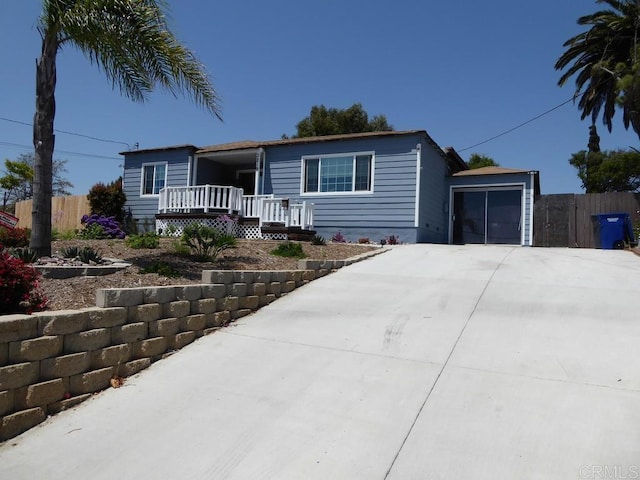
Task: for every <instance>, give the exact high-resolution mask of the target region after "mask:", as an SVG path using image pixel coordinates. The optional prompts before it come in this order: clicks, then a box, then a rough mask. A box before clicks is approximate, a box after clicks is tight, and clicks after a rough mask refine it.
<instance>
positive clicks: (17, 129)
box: [0, 0, 638, 194]
mask: <svg viewBox="0 0 640 480" xmlns="http://www.w3.org/2000/svg"><path fill="white" fill-rule="evenodd" d="M169 3H170V5H171V25H172V29H173V31H174V33H176V35H177V37H178V38H179V39H180V40H181V41H183V43H185V44H186V45H187V46H188V47H189V48H190V49H192V50H193V51H194V52H195V53H196V55H197V56H198V58H199V59H200V61H201V62H202V63H203V64H205V65H206V67H207V69H208V71H209V73H210V75H211V77H212V80H213V83H214V85H215V87H216V89H217V91H218V93H219V94H220V96H221V98H222V102H223V117H224V122H220V121H218V120H216V119H215V118H213V117H211V116H210V115H208V114H206V113H205V112H204V111H203V110H202V109H200V108H199V107H197V106H195V105H194V104H192V103H190V101H189V100H188V99H187V98H185V97H177V98H176V97H173V96H172V95H171V94H169V93H166V92H163V91H161V90H159V91H157V92H155V93H154V94H153V95H151V97H150V98H149V101H148V102H146V103H143V104H139V103H133V102H131V101H130V100H128V99H127V98H125V97H123V96H121V95H120V93H119V92H118V91H114V90H113V89H112V88H111V85H110V83H109V82H108V81H107V80H106V79H105V78H104V77H103V76H102V74H101V72H100V71H99V70H98V68H97V67H96V66H93V65H91V64H90V63H89V62H88V60H87V59H85V58H84V57H83V56H82V55H81V54H80V53H79V52H77V51H75V50H73V49H71V48H65V49H64V50H63V51H61V52H60V55H59V57H58V88H57V115H56V128H57V129H59V130H64V131H68V132H74V133H79V134H83V135H88V136H93V137H98V138H102V139H108V140H112V141H116V142H122V143H106V142H99V141H95V140H90V139H86V138H83V137H78V136H74V135H68V134H64V133H61V132H58V133H57V138H56V153H55V155H54V156H55V158H61V159H67V160H68V164H67V166H68V173H67V175H66V176H67V178H68V179H69V180H70V181H71V182H72V183H73V184H74V185H75V187H74V189H73V193H75V194H84V193H86V192H87V191H88V189H89V188H90V187H91V186H92V185H93V184H95V183H96V182H98V181H102V182H110V181H112V180H115V179H116V178H117V177H118V176H119V175H120V174H121V172H122V167H121V165H122V157H121V156H119V155H118V152H120V151H123V150H126V149H127V145H129V146H133V145H134V144H136V143H137V144H139V146H140V148H153V147H160V146H166V145H175V144H184V143H190V144H194V145H197V146H205V145H211V144H216V143H224V142H230V141H236V140H246V139H252V140H273V139H278V138H280V136H281V135H282V134H283V133H287V134H292V133H294V132H295V124H296V123H297V122H298V121H299V120H301V119H302V118H304V117H305V116H306V115H308V113H309V110H310V108H311V106H312V105H317V104H324V105H326V106H327V107H338V108H346V107H349V106H351V105H352V104H353V103H356V102H360V103H362V104H363V106H364V108H365V109H366V110H367V112H368V113H369V114H370V115H376V114H385V115H386V116H387V119H388V120H389V122H390V123H391V124H392V125H393V126H394V127H395V129H396V130H411V129H425V130H427V131H428V132H429V134H430V135H431V136H432V137H433V139H434V140H435V141H436V142H437V143H438V144H439V145H440V146H441V147H445V146H453V147H454V148H456V149H457V150H458V151H459V152H460V154H461V155H462V156H463V158H465V159H468V157H469V155H470V154H471V153H472V152H477V153H482V154H486V155H489V156H491V157H493V158H494V159H495V160H496V161H497V162H498V163H500V164H501V165H503V166H507V167H514V168H527V169H533V170H539V171H540V172H541V184H542V192H543V193H571V192H580V191H581V188H580V182H579V180H578V178H577V176H576V173H575V169H574V168H573V167H571V166H570V165H569V164H568V159H569V157H570V156H571V153H573V152H576V151H579V150H582V149H586V144H587V139H588V126H589V123H588V121H584V122H583V121H580V113H579V111H578V109H577V108H576V107H575V106H574V105H573V104H572V103H569V104H568V105H565V106H564V107H562V108H559V109H558V110H555V111H554V112H552V113H550V114H548V115H546V116H544V117H542V118H541V119H539V120H537V121H535V122H533V123H531V124H529V125H527V126H525V127H523V128H521V129H519V130H516V131H514V132H512V133H510V134H508V135H505V136H503V137H500V138H498V139H496V140H493V141H491V142H488V143H485V144H483V145H479V146H476V147H473V148H470V149H467V148H468V147H471V146H473V145H475V144H477V143H480V142H482V141H484V140H486V139H488V138H490V137H493V136H495V135H497V134H499V133H501V132H503V131H505V130H508V129H510V128H512V127H514V126H516V125H518V124H520V123H522V122H525V121H527V120H529V119H531V118H533V117H535V116H536V115H538V114H540V113H542V112H544V111H546V110H548V109H550V108H552V107H554V106H556V105H558V104H560V103H562V102H564V101H566V100H568V99H570V98H571V97H572V95H573V92H574V90H573V85H567V86H565V87H563V88H560V87H558V86H557V84H556V83H557V79H558V77H559V74H558V72H556V71H555V70H554V68H553V65H554V63H555V60H556V59H557V58H558V56H559V55H560V54H561V53H562V51H563V48H562V44H563V42H564V41H565V40H566V39H568V38H569V37H571V36H573V35H575V34H576V33H578V32H580V28H579V27H578V25H577V24H576V19H577V18H578V17H579V16H581V15H584V14H587V13H591V12H593V11H595V10H596V9H597V5H596V3H595V1H591V0H539V1H537V2H514V1H512V0H492V1H490V2H477V1H475V0H474V1H472V0H457V1H450V2H434V1H424V0H421V1H417V0H415V1H414V0H398V1H396V2H388V1H379V0H367V1H364V0H340V1H338V0H324V1H321V2H305V1H293V0H271V1H269V2H264V1H258V0H224V1H217V2H212V1H209V0H181V1H177V0H173V1H170V2H169ZM40 8H41V2H40V0H2V2H0V31H2V33H3V38H4V41H3V42H0V58H1V59H2V62H3V68H2V74H1V75H0V117H1V118H5V119H10V120H14V121H19V122H26V123H29V122H31V120H32V118H33V112H34V91H35V86H34V84H35V83H34V79H35V60H36V58H37V56H38V54H39V49H40V37H39V34H38V32H37V30H36V25H37V18H38V15H39V13H40ZM598 130H599V134H600V136H601V147H602V148H603V149H613V148H618V147H624V148H627V147H629V146H630V145H633V146H636V145H637V144H638V138H637V136H636V135H635V134H634V133H632V132H628V131H625V130H624V127H623V125H622V120H621V116H620V115H616V117H615V119H614V130H613V133H612V134H609V133H608V131H607V130H606V128H605V127H604V125H601V124H600V122H599V123H598ZM30 145H31V128H30V127H29V126H25V125H21V124H17V123H12V122H8V121H6V120H0V160H3V159H4V158H16V157H17V156H18V155H19V154H20V153H27V152H29V151H30V147H29V146H30Z"/></svg>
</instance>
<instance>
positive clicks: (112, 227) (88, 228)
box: [78, 213, 125, 240]
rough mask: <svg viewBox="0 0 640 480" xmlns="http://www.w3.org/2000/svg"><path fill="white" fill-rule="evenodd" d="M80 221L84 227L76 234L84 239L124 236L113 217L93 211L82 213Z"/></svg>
mask: <svg viewBox="0 0 640 480" xmlns="http://www.w3.org/2000/svg"><path fill="white" fill-rule="evenodd" d="M80 221H81V222H82V223H83V224H84V229H83V230H81V231H80V233H79V234H78V236H79V237H80V238H84V239H85V240H97V239H102V238H124V237H125V233H124V231H123V230H122V228H121V227H120V224H119V223H118V221H117V220H116V219H115V218H114V217H105V216H102V215H97V214H95V213H94V214H92V215H83V216H82V219H81V220H80Z"/></svg>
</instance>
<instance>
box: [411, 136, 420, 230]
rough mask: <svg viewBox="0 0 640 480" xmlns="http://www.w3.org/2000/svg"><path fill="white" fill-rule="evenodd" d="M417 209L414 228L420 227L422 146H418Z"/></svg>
mask: <svg viewBox="0 0 640 480" xmlns="http://www.w3.org/2000/svg"><path fill="white" fill-rule="evenodd" d="M416 150H417V152H416V207H415V218H414V221H413V226H414V227H416V228H417V227H419V226H420V173H421V171H422V144H420V143H418V144H417V145H416Z"/></svg>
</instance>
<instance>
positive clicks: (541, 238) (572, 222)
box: [533, 192, 640, 248]
mask: <svg viewBox="0 0 640 480" xmlns="http://www.w3.org/2000/svg"><path fill="white" fill-rule="evenodd" d="M602 213H628V214H629V215H630V217H631V223H632V224H633V225H638V224H639V223H640V194H637V193H627V192H612V193H586V194H572V193H570V194H559V195H542V196H540V197H538V198H536V201H535V207H534V215H533V220H534V221H533V228H534V237H533V238H534V245H535V246H536V247H583V248H595V247H596V245H597V242H596V238H595V235H594V227H593V221H592V219H591V216H592V215H597V214H602ZM636 240H637V239H636Z"/></svg>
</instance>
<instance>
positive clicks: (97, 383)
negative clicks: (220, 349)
mask: <svg viewBox="0 0 640 480" xmlns="http://www.w3.org/2000/svg"><path fill="white" fill-rule="evenodd" d="M387 250H388V249H386V248H385V249H383V248H380V249H378V250H373V251H369V252H364V253H362V254H360V255H357V256H355V257H351V258H349V259H347V260H300V261H299V262H298V268H299V270H282V271H261V270H256V271H246V270H205V271H203V272H202V283H201V284H198V285H172V286H162V287H138V288H124V289H117V288H110V289H103V290H98V292H97V294H96V305H97V306H96V307H91V308H84V309H80V310H61V311H45V312H37V313H34V314H33V315H20V314H17V315H3V316H0V442H1V441H4V440H8V439H10V438H13V437H15V436H17V435H19V434H21V433H22V432H24V431H26V430H28V429H30V428H32V427H34V426H36V425H37V424H39V423H41V422H42V421H44V420H45V418H46V417H47V415H53V414H56V413H58V412H60V411H62V410H65V409H67V408H70V407H72V406H74V405H77V404H78V403H80V402H82V401H84V400H86V399H87V398H90V397H91V395H92V394H94V393H96V392H99V391H101V390H104V389H106V388H108V387H109V386H110V385H112V382H114V381H115V382H116V383H118V382H119V381H120V380H121V377H128V376H130V375H133V374H135V373H137V372H139V371H140V370H143V369H145V368H147V367H148V366H149V365H151V363H153V362H155V361H157V360H160V359H162V358H164V357H165V356H167V355H170V354H171V353H172V352H173V351H175V350H179V349H181V348H182V347H184V346H186V345H188V344H190V343H191V342H193V341H194V340H196V339H197V338H199V337H201V336H203V335H207V334H209V333H212V332H214V331H216V330H218V329H219V328H221V327H223V326H225V325H227V324H228V323H229V322H233V321H234V320H236V319H238V318H241V317H244V316H245V315H248V314H250V313H252V312H254V311H256V310H257V309H259V308H260V307H262V306H264V305H268V304H269V303H271V302H273V301H274V300H275V299H276V298H278V297H281V296H282V295H286V294H287V293H289V292H291V291H293V290H294V289H296V288H298V287H300V286H303V285H306V284H307V283H309V282H310V281H312V280H314V279H316V278H320V277H323V276H325V275H327V274H328V273H330V272H332V271H335V270H337V269H339V268H342V267H343V266H346V265H351V264H352V263H355V262H357V261H360V260H364V259H365V258H369V257H371V256H374V255H378V254H380V253H383V252H385V251H387Z"/></svg>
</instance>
